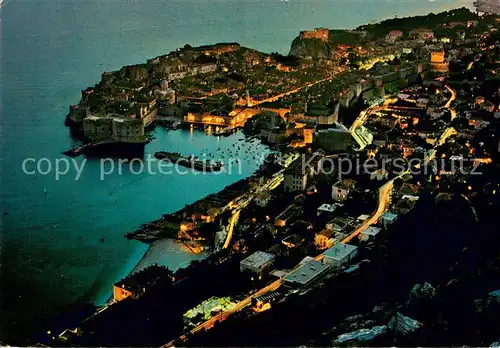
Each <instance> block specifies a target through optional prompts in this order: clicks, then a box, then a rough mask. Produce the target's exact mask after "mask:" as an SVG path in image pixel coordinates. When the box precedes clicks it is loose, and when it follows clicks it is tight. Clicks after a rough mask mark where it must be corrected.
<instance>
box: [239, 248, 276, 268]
mask: <svg viewBox="0 0 500 348" xmlns="http://www.w3.org/2000/svg"><path fill="white" fill-rule="evenodd" d="M272 260H274V255H273V254H269V253H266V252H264V251H256V252H255V253H253V254H252V255H250V256H249V257H247V258H246V259H244V260H243V261H241V263H242V264H244V265H246V266H248V267H254V268H260V267H262V266H264V265H265V264H266V263H268V262H269V261H272Z"/></svg>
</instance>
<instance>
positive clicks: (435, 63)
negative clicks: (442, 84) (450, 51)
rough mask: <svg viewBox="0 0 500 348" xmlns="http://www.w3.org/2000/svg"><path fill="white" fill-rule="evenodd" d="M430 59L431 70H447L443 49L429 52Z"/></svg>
mask: <svg viewBox="0 0 500 348" xmlns="http://www.w3.org/2000/svg"><path fill="white" fill-rule="evenodd" d="M430 60H431V61H430V66H431V70H433V71H437V72H443V73H444V72H447V71H448V62H447V61H446V59H445V53H444V50H440V51H434V52H431V59H430Z"/></svg>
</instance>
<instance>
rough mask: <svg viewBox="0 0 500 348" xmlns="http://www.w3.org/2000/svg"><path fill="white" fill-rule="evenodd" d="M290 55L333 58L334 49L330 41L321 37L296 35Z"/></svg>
mask: <svg viewBox="0 0 500 348" xmlns="http://www.w3.org/2000/svg"><path fill="white" fill-rule="evenodd" d="M290 55H293V56H297V57H301V58H305V57H309V56H310V57H313V58H331V56H332V49H331V47H330V44H329V43H328V42H325V41H323V40H320V39H301V38H300V37H296V38H295V39H294V40H293V42H292V47H291V48H290Z"/></svg>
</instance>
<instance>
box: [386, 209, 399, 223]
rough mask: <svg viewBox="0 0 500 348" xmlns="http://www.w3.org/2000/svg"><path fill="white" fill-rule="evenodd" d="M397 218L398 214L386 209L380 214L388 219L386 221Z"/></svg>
mask: <svg viewBox="0 0 500 348" xmlns="http://www.w3.org/2000/svg"><path fill="white" fill-rule="evenodd" d="M397 218H398V214H395V213H393V212H390V211H388V212H386V213H384V215H382V219H384V220H388V221H394V220H396V219H397Z"/></svg>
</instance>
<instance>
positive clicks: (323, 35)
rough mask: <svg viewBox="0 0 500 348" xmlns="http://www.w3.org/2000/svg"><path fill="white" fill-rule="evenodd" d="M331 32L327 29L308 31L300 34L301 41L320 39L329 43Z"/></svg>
mask: <svg viewBox="0 0 500 348" xmlns="http://www.w3.org/2000/svg"><path fill="white" fill-rule="evenodd" d="M329 36H330V31H329V30H328V29H327V28H316V29H314V30H306V31H301V32H300V39H301V40H304V39H320V40H322V41H328V38H329Z"/></svg>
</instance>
